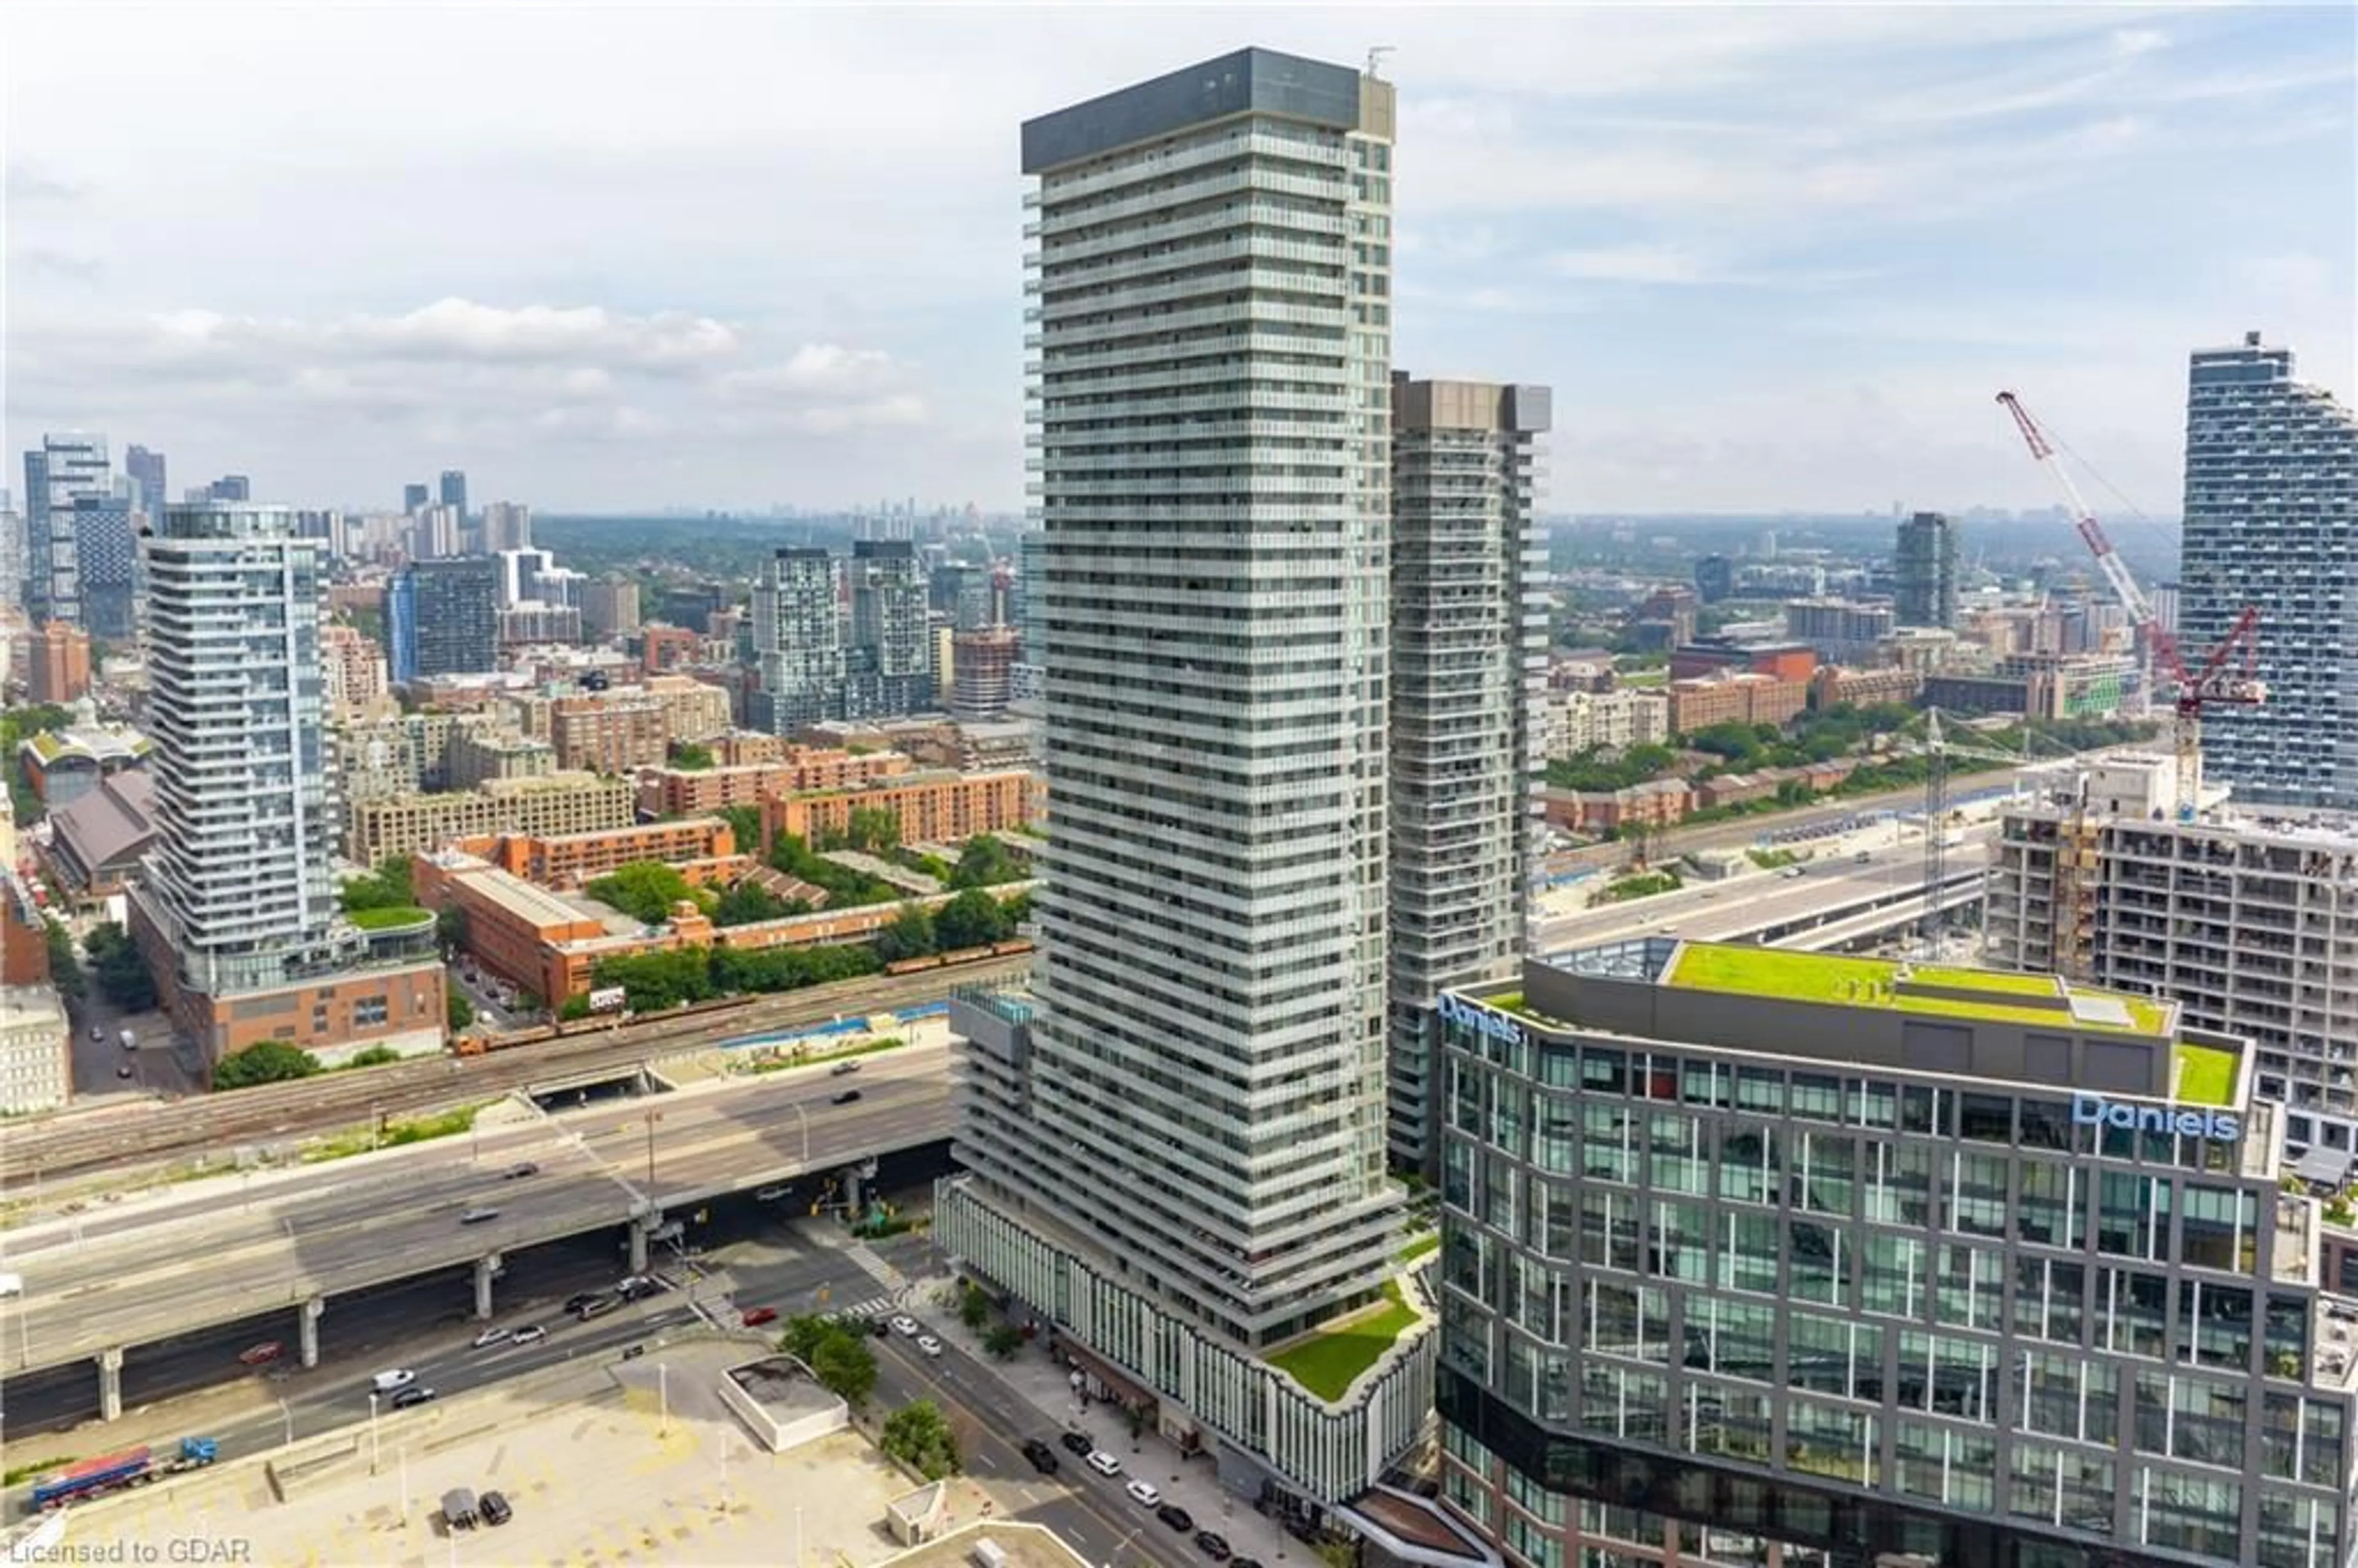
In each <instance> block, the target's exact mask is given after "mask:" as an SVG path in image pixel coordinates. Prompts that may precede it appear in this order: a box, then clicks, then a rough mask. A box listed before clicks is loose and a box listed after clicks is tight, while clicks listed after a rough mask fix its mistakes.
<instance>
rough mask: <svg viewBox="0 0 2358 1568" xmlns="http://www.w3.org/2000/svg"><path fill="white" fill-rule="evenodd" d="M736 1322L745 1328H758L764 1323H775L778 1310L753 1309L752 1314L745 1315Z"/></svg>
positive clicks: (769, 1308) (774, 1308) (773, 1308)
mask: <svg viewBox="0 0 2358 1568" xmlns="http://www.w3.org/2000/svg"><path fill="white" fill-rule="evenodd" d="M737 1321H738V1322H740V1323H741V1324H743V1325H745V1326H746V1327H747V1328H759V1327H761V1326H762V1325H763V1324H765V1323H775V1322H777V1321H778V1309H777V1308H776V1307H755V1308H754V1309H753V1310H752V1312H749V1313H747V1314H745V1315H744V1316H743V1317H741V1318H739V1319H738V1320H737Z"/></svg>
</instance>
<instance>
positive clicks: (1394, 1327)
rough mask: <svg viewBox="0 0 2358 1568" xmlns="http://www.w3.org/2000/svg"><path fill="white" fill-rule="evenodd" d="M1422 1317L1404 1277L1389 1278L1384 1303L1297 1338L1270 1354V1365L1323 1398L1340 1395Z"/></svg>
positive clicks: (1340, 1396)
mask: <svg viewBox="0 0 2358 1568" xmlns="http://www.w3.org/2000/svg"><path fill="white" fill-rule="evenodd" d="M1416 1321H1417V1316H1416V1312H1415V1310H1414V1309H1413V1308H1412V1307H1411V1306H1410V1305H1409V1304H1408V1303H1407V1302H1406V1301H1405V1300H1403V1299H1402V1298H1401V1288H1400V1281H1397V1280H1392V1281H1386V1282H1385V1285H1384V1299H1383V1301H1382V1302H1381V1303H1378V1304H1377V1305H1375V1306H1372V1307H1363V1308H1361V1309H1360V1312H1359V1315H1357V1316H1356V1317H1354V1318H1352V1319H1350V1320H1349V1321H1347V1322H1346V1323H1342V1324H1339V1325H1336V1326H1335V1327H1333V1328H1322V1329H1320V1330H1319V1331H1318V1332H1317V1333H1315V1334H1314V1335H1312V1336H1310V1337H1309V1338H1307V1339H1303V1340H1298V1341H1296V1342H1295V1343H1294V1344H1293V1345H1292V1346H1289V1347H1287V1348H1286V1349H1283V1350H1281V1351H1279V1352H1278V1353H1277V1354H1275V1355H1273V1356H1271V1357H1269V1364H1270V1365H1271V1366H1272V1367H1274V1368H1277V1369H1278V1370H1279V1371H1281V1372H1282V1373H1284V1374H1285V1375H1286V1376H1287V1377H1289V1378H1292V1379H1293V1380H1294V1381H1295V1382H1297V1383H1299V1384H1301V1385H1302V1386H1303V1388H1305V1389H1307V1390H1310V1391H1311V1392H1312V1393H1314V1394H1315V1395H1317V1396H1318V1397H1319V1398H1320V1399H1322V1400H1339V1399H1341V1398H1342V1397H1343V1395H1344V1394H1345V1392H1347V1390H1349V1389H1350V1387H1351V1385H1352V1384H1353V1383H1355V1382H1357V1380H1358V1379H1359V1374H1361V1373H1362V1372H1365V1371H1366V1370H1367V1369H1368V1368H1370V1367H1372V1366H1374V1365H1375V1364H1376V1363H1377V1361H1379V1360H1380V1359H1381V1358H1382V1357H1383V1354H1384V1352H1385V1351H1387V1350H1390V1348H1391V1347H1392V1346H1394V1345H1395V1344H1397V1343H1398V1342H1399V1340H1400V1336H1401V1335H1403V1334H1405V1333H1407V1332H1408V1331H1409V1330H1410V1329H1411V1328H1412V1327H1414V1326H1415V1325H1416Z"/></svg>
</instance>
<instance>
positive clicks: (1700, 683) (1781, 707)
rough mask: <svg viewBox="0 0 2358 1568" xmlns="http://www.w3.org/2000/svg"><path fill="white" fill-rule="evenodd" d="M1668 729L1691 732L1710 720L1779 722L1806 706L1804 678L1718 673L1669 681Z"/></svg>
mask: <svg viewBox="0 0 2358 1568" xmlns="http://www.w3.org/2000/svg"><path fill="white" fill-rule="evenodd" d="M1670 701H1671V714H1670V719H1671V733H1672V734H1674V735H1692V734H1693V733H1694V732H1695V731H1696V730H1705V729H1708V728H1710V727H1711V726H1712V725H1714V724H1782V723H1784V722H1785V721H1786V720H1787V719H1790V718H1792V717H1793V716H1794V715H1795V714H1797V713H1799V712H1801V710H1802V709H1803V708H1806V707H1808V706H1809V701H1810V685H1809V682H1808V681H1807V680H1806V679H1801V680H1787V679H1781V678H1779V677H1778V676H1765V675H1748V674H1747V675H1720V676H1704V677H1702V678H1699V679H1695V680H1674V681H1672V682H1671V685H1670Z"/></svg>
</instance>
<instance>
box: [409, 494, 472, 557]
mask: <svg viewBox="0 0 2358 1568" xmlns="http://www.w3.org/2000/svg"><path fill="white" fill-rule="evenodd" d="M464 522H465V519H463V518H461V517H460V515H459V509H458V508H457V507H455V506H427V507H422V508H420V509H419V510H418V512H417V513H416V515H415V516H413V517H412V518H411V519H410V524H409V554H410V557H411V558H413V559H415V560H421V561H440V560H449V559H452V558H454V557H458V556H460V555H462V554H464V553H465V552H466V546H467V541H466V537H465V529H464V526H463V524H464Z"/></svg>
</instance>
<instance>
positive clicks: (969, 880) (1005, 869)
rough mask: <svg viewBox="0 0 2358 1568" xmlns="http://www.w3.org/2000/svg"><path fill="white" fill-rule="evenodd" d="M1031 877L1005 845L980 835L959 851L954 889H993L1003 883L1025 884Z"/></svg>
mask: <svg viewBox="0 0 2358 1568" xmlns="http://www.w3.org/2000/svg"><path fill="white" fill-rule="evenodd" d="M1030 874H1031V873H1030V872H1029V871H1026V870H1025V869H1024V866H1023V862H1022V861H1021V860H1017V859H1016V858H1015V856H1014V855H1013V854H1012V853H1011V852H1010V851H1009V849H1008V848H1007V846H1006V845H1005V844H1002V843H1001V842H1000V841H999V839H998V838H994V837H992V836H991V835H990V834H988V833H978V834H976V835H975V836H974V837H973V838H969V839H968V840H967V841H966V844H965V846H964V847H963V848H962V849H959V850H958V860H957V867H956V868H955V869H954V870H952V871H951V872H950V886H951V887H953V888H983V887H993V886H996V885H997V884H999V883H1001V882H1018V881H1022V880H1023V879H1024V878H1025V877H1027V876H1029V875H1030Z"/></svg>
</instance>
